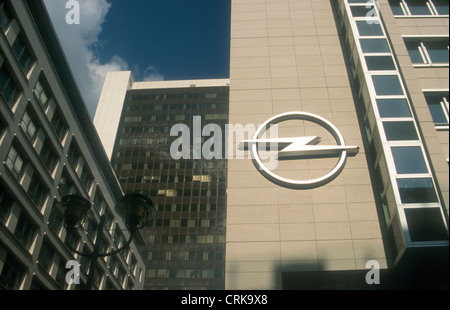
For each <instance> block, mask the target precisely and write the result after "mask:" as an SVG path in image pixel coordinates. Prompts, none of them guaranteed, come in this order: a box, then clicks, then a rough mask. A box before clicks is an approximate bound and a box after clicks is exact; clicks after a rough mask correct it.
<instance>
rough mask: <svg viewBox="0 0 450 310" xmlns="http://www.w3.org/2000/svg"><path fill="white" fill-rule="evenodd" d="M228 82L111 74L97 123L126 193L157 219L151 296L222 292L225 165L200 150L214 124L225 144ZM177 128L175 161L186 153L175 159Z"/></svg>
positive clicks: (149, 250) (151, 243) (149, 252)
mask: <svg viewBox="0 0 450 310" xmlns="http://www.w3.org/2000/svg"><path fill="white" fill-rule="evenodd" d="M228 82H229V81H228V80H227V79H223V80H191V81H163V82H134V81H133V78H132V76H131V72H129V71H127V72H110V73H108V74H107V77H106V80H105V83H104V87H103V90H102V94H101V97H100V102H99V106H98V108H97V112H96V114H95V118H94V123H95V124H96V126H97V128H98V130H99V134H100V136H101V137H105V139H104V141H105V146H106V148H107V152H108V154H110V156H111V162H112V164H113V167H114V169H115V171H116V174H117V177H118V178H119V181H120V184H121V185H122V187H123V190H124V192H125V193H141V194H144V195H146V196H148V197H151V199H152V200H153V202H154V203H155V207H156V209H157V211H158V212H157V215H156V217H155V219H154V220H153V223H152V224H151V225H150V226H149V227H147V228H146V229H145V231H144V232H143V235H144V240H145V242H146V243H147V245H146V246H145V247H142V248H141V251H142V252H143V254H144V256H146V257H147V271H146V279H145V286H144V288H146V289H224V288H225V284H224V280H225V277H224V275H225V215H226V213H225V210H226V188H227V184H226V175H227V161H226V159H225V158H224V155H225V154H223V153H222V152H221V153H220V154H217V155H218V156H215V157H214V159H211V160H208V159H205V158H204V157H202V156H200V155H202V154H197V153H196V151H195V150H196V146H195V144H198V145H200V146H202V145H204V142H205V140H208V138H205V136H206V137H209V136H210V133H209V132H208V133H207V134H205V132H204V128H207V126H209V124H212V125H213V126H217V127H215V129H217V130H219V131H220V134H219V135H218V140H219V141H218V144H221V145H223V144H224V143H225V141H224V138H223V137H224V136H222V134H221V133H222V132H223V131H224V130H225V124H227V123H228V94H229V89H228V88H229V86H228ZM180 124H182V126H184V127H180V130H185V131H186V132H184V137H185V138H186V141H184V142H185V145H182V144H180V145H179V148H177V150H176V152H175V153H177V156H178V150H181V149H182V148H183V147H184V151H185V153H184V154H179V155H180V157H179V158H178V157H177V158H173V156H172V153H174V152H173V151H172V150H171V148H172V144H173V143H174V142H175V140H177V139H181V137H179V132H178V131H174V132H172V128H176V127H177V125H180ZM197 130H198V136H196V137H195V136H194V133H195V132H196V131H197ZM115 133H117V135H116V134H115ZM191 133H192V135H191ZM222 149H223V148H222ZM218 150H219V149H218ZM200 153H201V149H200ZM181 155H183V157H181Z"/></svg>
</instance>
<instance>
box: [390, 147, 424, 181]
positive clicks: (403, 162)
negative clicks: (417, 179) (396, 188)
mask: <svg viewBox="0 0 450 310" xmlns="http://www.w3.org/2000/svg"><path fill="white" fill-rule="evenodd" d="M392 156H393V157H394V163H395V167H396V169H397V173H398V174H416V173H428V168H427V165H426V163H425V158H424V156H423V153H422V149H421V148H420V147H419V146H402V147H392Z"/></svg>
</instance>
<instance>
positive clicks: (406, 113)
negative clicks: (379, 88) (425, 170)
mask: <svg viewBox="0 0 450 310" xmlns="http://www.w3.org/2000/svg"><path fill="white" fill-rule="evenodd" d="M377 105H378V111H379V113H380V116H381V117H411V111H410V109H409V105H408V101H407V100H406V99H377Z"/></svg>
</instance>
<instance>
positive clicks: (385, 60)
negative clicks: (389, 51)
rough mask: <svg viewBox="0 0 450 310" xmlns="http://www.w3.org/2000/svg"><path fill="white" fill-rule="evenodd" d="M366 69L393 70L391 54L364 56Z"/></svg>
mask: <svg viewBox="0 0 450 310" xmlns="http://www.w3.org/2000/svg"><path fill="white" fill-rule="evenodd" d="M365 59H366V64H367V69H369V70H374V71H375V70H376V71H388V70H391V71H392V70H395V64H394V60H393V59H392V56H366V57H365Z"/></svg>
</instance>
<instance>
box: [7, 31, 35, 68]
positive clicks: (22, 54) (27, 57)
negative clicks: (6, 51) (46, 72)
mask: <svg viewBox="0 0 450 310" xmlns="http://www.w3.org/2000/svg"><path fill="white" fill-rule="evenodd" d="M12 49H13V51H14V54H15V55H16V58H17V60H18V62H19V64H20V66H21V67H22V69H23V71H24V72H25V73H28V71H30V69H31V66H32V65H33V63H34V58H33V56H32V55H31V52H30V49H29V47H28V45H27V44H26V42H25V38H24V37H23V35H22V34H19V35H18V36H17V38H16V40H15V41H14V43H13V45H12Z"/></svg>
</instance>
